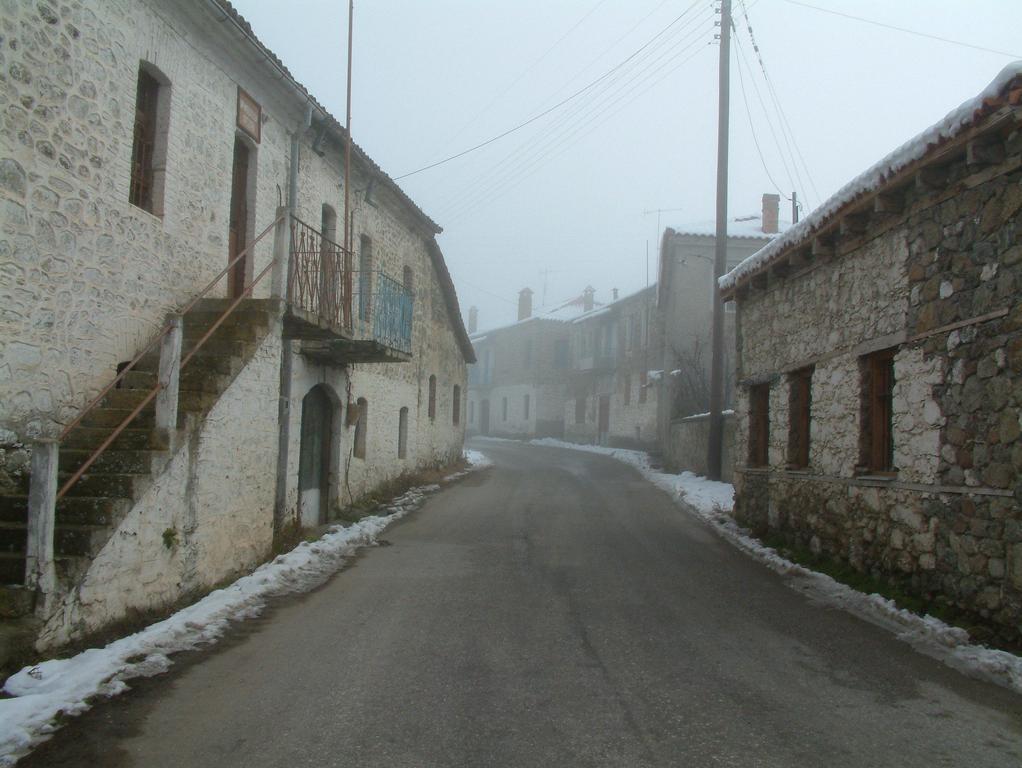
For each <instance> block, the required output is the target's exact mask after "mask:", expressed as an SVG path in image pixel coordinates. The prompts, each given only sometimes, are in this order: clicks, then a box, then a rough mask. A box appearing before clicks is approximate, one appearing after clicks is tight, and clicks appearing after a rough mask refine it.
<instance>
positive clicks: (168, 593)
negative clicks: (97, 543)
mask: <svg viewBox="0 0 1022 768" xmlns="http://www.w3.org/2000/svg"><path fill="white" fill-rule="evenodd" d="M280 343H281V342H280V336H279V326H278V328H277V329H271V332H270V333H269V334H268V335H267V336H266V338H265V339H264V340H263V342H262V343H261V344H260V346H259V348H258V349H257V350H256V352H255V353H254V354H253V356H252V358H251V360H250V361H249V363H248V364H247V365H246V366H245V368H244V370H242V371H241V372H240V373H239V374H238V377H237V378H236V379H235V380H234V381H233V382H232V383H231V385H230V386H229V387H228V388H227V390H226V391H225V392H224V393H223V395H222V396H221V397H220V399H219V400H218V401H217V402H216V404H215V405H214V406H213V407H212V409H211V410H210V411H209V413H208V414H207V417H206V418H205V419H204V420H203V421H202V423H201V425H195V426H194V427H193V428H192V429H191V430H190V431H188V432H187V433H185V434H184V435H183V437H184V439H183V440H182V441H181V444H180V445H179V446H177V449H176V450H175V451H174V452H173V454H172V456H171V458H170V461H169V463H168V464H167V466H166V467H165V468H164V470H163V471H162V472H159V473H157V474H155V475H154V476H153V480H152V482H151V485H149V487H148V488H147V489H146V490H145V491H144V493H143V494H142V496H141V497H140V498H139V500H138V501H137V502H136V503H135V504H134V505H133V507H132V509H131V511H130V512H129V513H128V514H127V515H126V516H125V517H124V519H123V520H122V521H121V522H120V523H119V524H118V526H117V528H116V530H115V531H114V532H113V534H112V535H111V537H110V539H109V540H108V541H107V543H106V545H105V546H104V547H103V549H102V550H101V551H100V552H99V554H98V555H97V556H96V557H95V558H93V560H92V562H91V563H90V564H89V566H88V568H87V570H86V571H85V572H84V573H82V574H80V575H79V576H78V577H77V578H76V579H75V580H74V583H72V584H68V585H66V589H65V592H64V593H63V595H62V596H61V597H60V600H59V602H58V604H57V606H56V609H55V610H54V611H53V613H52V615H51V616H49V617H48V619H47V621H46V624H45V627H44V628H43V630H42V632H41V634H40V639H39V646H40V649H42V648H46V647H52V646H59V645H61V644H63V643H66V642H67V641H69V640H74V639H77V638H79V637H82V636H83V635H88V634H89V633H91V632H95V631H97V630H99V629H102V628H103V627H104V626H106V625H108V624H110V623H111V622H114V621H117V620H120V619H122V618H123V617H124V616H126V615H128V614H129V613H130V612H131V611H150V610H161V609H163V608H165V607H167V606H169V605H173V604H174V603H176V602H177V601H178V600H180V599H181V598H182V597H184V596H186V595H189V594H194V593H197V592H201V591H203V590H208V589H209V588H211V587H213V586H215V585H217V584H219V583H221V582H222V581H224V580H226V579H229V578H231V577H234V576H238V575H241V574H242V573H245V572H247V571H249V570H251V569H252V568H253V567H255V566H256V565H258V564H259V563H260V562H262V561H263V560H264V559H265V558H266V556H267V555H268V554H269V552H270V547H271V544H272V542H273V505H274V490H275V479H276V473H275V467H276V458H277V393H278V388H279V383H280V379H279V375H280V374H279V366H280ZM239 446H244V451H241V450H239V449H238V447H239Z"/></svg>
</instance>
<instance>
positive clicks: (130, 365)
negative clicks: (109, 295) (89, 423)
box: [57, 215, 284, 500]
mask: <svg viewBox="0 0 1022 768" xmlns="http://www.w3.org/2000/svg"><path fill="white" fill-rule="evenodd" d="M283 218H284V215H281V216H278V217H277V218H276V219H274V220H273V222H272V223H271V224H270V225H269V226H267V227H266V228H265V229H264V230H263V231H262V232H260V233H259V235H258V236H257V237H256V238H255V240H253V241H252V243H251V244H250V245H249V246H247V247H246V248H245V249H244V250H242V251H241V253H239V254H238V255H237V256H235V257H234V258H233V259H232V260H231V261H230V262H228V264H227V266H226V267H224V269H223V270H221V272H220V273H219V274H218V275H217V276H216V277H214V278H213V279H212V280H211V281H210V282H209V283H208V284H207V285H206V287H205V288H203V289H202V291H201V292H200V293H199V294H198V295H197V296H195V297H194V298H193V299H192V300H191V301H189V302H188V304H186V305H185V306H184V308H183V309H181V310H180V311H179V312H178V313H177V314H179V315H184V314H185V313H186V312H188V311H189V310H190V309H192V307H194V306H195V305H196V304H197V303H198V302H199V301H200V300H201V299H202V298H203V297H205V295H206V294H207V293H209V292H210V290H211V289H212V288H213V286H214V285H216V284H217V283H218V282H220V280H222V279H223V277H224V275H226V274H228V273H229V272H230V271H231V269H232V268H233V267H234V266H235V265H236V264H237V263H238V262H239V261H241V260H242V259H243V258H245V257H246V256H247V255H248V254H249V253H250V252H251V251H252V249H253V248H255V246H256V245H258V244H259V242H260V241H261V240H262V239H263V238H264V237H266V235H267V234H268V233H269V232H270V231H271V230H272V229H273V228H274V227H276V226H277V225H278V224H279V223H280V222H281V221H282V220H283ZM272 268H273V261H272V260H271V261H270V263H269V264H267V265H266V266H265V267H264V268H263V270H262V271H261V272H260V273H259V274H258V275H257V276H256V278H255V279H254V280H252V282H251V283H249V285H248V287H247V288H245V290H243V291H242V292H241V294H240V295H239V296H238V297H237V298H235V300H234V301H233V302H231V305H230V306H229V307H228V308H227V309H226V310H224V312H223V314H222V315H220V317H219V318H217V320H216V322H215V323H213V325H212V326H211V327H210V328H209V330H208V331H206V333H205V334H203V336H202V338H200V339H199V341H198V342H196V344H195V346H194V347H193V348H192V350H191V351H190V352H189V353H188V354H187V355H186V356H185V357H184V358H183V359H182V360H181V365H180V366H179V368H178V371H179V372H180V371H181V370H183V369H184V367H185V365H187V363H188V361H189V360H191V359H192V358H193V357H194V356H195V353H196V352H198V351H199V349H200V348H201V347H202V345H203V344H205V343H206V341H207V340H208V339H209V337H210V336H212V335H213V332H214V331H216V329H217V328H219V327H220V326H221V325H222V324H223V322H224V320H226V319H227V317H228V315H230V314H231V313H232V312H233V311H234V310H235V308H237V306H238V305H239V304H240V303H241V302H242V300H243V299H245V298H247V297H248V296H249V295H250V294H251V293H252V289H253V288H255V287H256V285H257V284H258V283H259V281H261V280H262V279H263V278H264V277H266V275H267V274H268V273H269V272H270V270H271V269H272ZM171 327H172V326H171V324H170V323H168V324H167V325H165V326H164V327H163V328H162V329H161V330H160V332H159V333H158V334H157V335H156V337H155V338H154V339H153V340H152V341H150V342H149V344H148V345H146V347H145V348H144V349H143V350H142V351H141V352H139V353H138V354H137V355H136V356H135V358H134V359H133V360H132V361H131V362H130V363H128V365H127V366H125V368H124V369H123V370H122V371H121V372H120V373H119V374H118V375H117V377H116V378H115V379H114V380H113V381H112V382H110V384H108V385H107V386H106V387H105V388H104V389H103V391H102V392H100V393H99V394H98V395H97V396H96V397H95V398H93V399H92V400H91V401H90V402H89V404H88V405H87V406H86V407H85V408H84V409H83V410H82V411H81V412H80V413H79V414H78V416H77V417H76V418H75V420H74V421H72V422H71V423H70V424H69V425H68V426H67V427H65V428H64V431H63V432H61V433H60V438H59V440H61V441H63V439H64V438H65V437H67V435H68V433H70V431H71V430H72V429H74V428H75V427H76V426H78V425H79V424H80V423H81V421H82V419H83V418H85V416H87V415H88V413H89V412H90V411H92V409H93V408H95V407H96V405H97V404H98V403H99V402H100V401H101V400H102V399H103V398H104V397H105V396H106V395H107V393H109V392H110V390H111V389H113V388H114V387H115V386H116V385H117V384H118V383H119V382H120V381H122V380H123V379H124V377H125V376H126V375H127V373H128V371H130V370H131V369H132V368H134V367H135V365H136V364H137V363H138V361H139V360H141V359H142V357H144V356H145V355H146V354H147V353H148V352H149V351H151V350H152V348H153V347H154V346H155V344H156V342H157V341H159V340H160V339H162V338H163V337H164V336H166V335H167V333H169V332H170V330H171ZM161 389H163V385H162V384H161V383H160V381H159V376H157V381H156V386H155V387H153V388H152V389H151V390H150V391H149V394H147V395H146V396H145V398H144V399H143V400H142V402H141V403H139V404H138V405H137V406H135V408H134V410H132V412H131V413H130V414H128V416H126V417H125V419H124V421H122V422H121V423H120V424H118V425H117V427H116V428H115V429H114V431H113V432H112V433H111V434H110V435H108V436H107V438H106V440H104V441H103V442H102V443H101V444H100V445H99V447H98V448H96V450H95V451H93V452H92V454H91V455H90V456H89V458H88V459H86V460H85V462H84V463H83V464H82V466H80V467H79V468H78V469H77V470H76V471H75V472H74V474H72V475H71V477H69V478H68V479H67V481H65V483H64V484H63V485H62V486H61V487H60V490H59V491H57V499H58V500H59V499H62V498H63V497H64V496H65V495H66V494H67V492H68V491H69V490H70V489H71V487H72V486H73V485H74V484H75V483H77V482H78V480H79V479H81V477H82V475H84V474H85V473H86V472H87V471H88V470H89V467H91V466H92V465H93V464H95V463H96V461H97V460H98V459H99V457H100V456H102V455H103V453H104V452H105V451H106V449H107V448H109V447H110V444H111V443H113V441H114V440H116V439H117V437H118V436H119V435H120V434H121V432H123V431H124V430H125V429H127V427H128V424H130V423H131V422H132V421H134V420H135V417H136V416H138V414H140V413H141V412H142V410H143V409H144V408H145V407H146V406H147V405H149V403H151V402H152V401H153V399H154V398H155V397H156V396H157V395H158V394H159V393H160V390H161Z"/></svg>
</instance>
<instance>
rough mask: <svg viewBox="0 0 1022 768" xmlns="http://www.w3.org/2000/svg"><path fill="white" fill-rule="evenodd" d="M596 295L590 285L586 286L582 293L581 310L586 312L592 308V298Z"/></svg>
mask: <svg viewBox="0 0 1022 768" xmlns="http://www.w3.org/2000/svg"><path fill="white" fill-rule="evenodd" d="M595 294H596V289H595V288H593V287H592V286H591V285H587V286H586V289H585V290H584V291H582V309H583V311H585V312H588V311H589V310H591V309H592V308H593V303H594V302H593V296H594V295H595Z"/></svg>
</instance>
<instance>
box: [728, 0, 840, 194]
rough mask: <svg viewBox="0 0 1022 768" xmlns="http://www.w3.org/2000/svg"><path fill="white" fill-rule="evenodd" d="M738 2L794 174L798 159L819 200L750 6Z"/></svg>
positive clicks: (741, 0)
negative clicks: (751, 17)
mask: <svg viewBox="0 0 1022 768" xmlns="http://www.w3.org/2000/svg"><path fill="white" fill-rule="evenodd" d="M739 2H740V3H741V6H742V15H743V16H744V18H745V28H746V30H747V32H748V34H749V42H750V43H751V45H752V49H753V52H754V53H755V54H756V59H757V60H758V62H759V68H760V70H761V71H762V72H763V80H764V81H765V82H766V86H767V93H768V94H769V96H770V99H771V101H772V102H773V104H774V109H775V110H776V111H777V115H778V122H779V124H780V128H781V135H782V137H784V140H785V143H786V144H787V145H788V151H789V153H790V154H791V163H792V166H793V167H794V168H795V170H796V174H795V175H796V176H797V177H798V178H799V179H800V180H801V175H802V174H801V173H799V172H798V164H799V161H801V163H802V169H803V170H804V171H805V176H806V178H807V179H808V180H809V186H810V187H812V190H813V194H814V195H815V196H816V199H817V200H820V199H821V198H820V192H819V190H818V189H817V187H816V182H815V180H814V179H813V174H812V171H810V170H809V164H808V163H807V162H806V159H805V156H804V155H803V154H802V149H801V147H799V144H798V141H797V140H796V139H795V132H794V131H793V130H792V128H791V123H790V122H789V121H788V115H787V113H786V112H785V111H784V106H783V105H782V104H781V99H780V96H779V95H778V94H777V89H776V88H775V87H774V81H773V78H772V77H770V73H769V72H768V71H767V67H766V62H765V61H764V59H763V52H762V51H761V50H760V47H759V44H758V43H757V42H756V34H755V33H754V32H753V31H752V21H751V20H750V19H749V7H751V6H748V7H747V6H746V4H745V0H739ZM750 77H751V75H750ZM792 147H794V152H792ZM806 191H807V190H805V189H803V190H802V192H803V194H804V193H805V192H806Z"/></svg>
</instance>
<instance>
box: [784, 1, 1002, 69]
mask: <svg viewBox="0 0 1022 768" xmlns="http://www.w3.org/2000/svg"><path fill="white" fill-rule="evenodd" d="M785 2H787V3H790V4H791V5H800V6H802V7H803V8H811V9H812V10H814V11H820V12H821V13H829V14H831V15H832V16H841V17H842V18H845V19H852V20H853V21H861V22H862V23H864V24H872V25H873V26H876V27H884V28H885V29H893V30H895V31H897V32H904V33H905V34H908V35H915V36H916V37H925V38H927V39H928V40H937V41H939V42H941V43H950V44H951V45H960V46H962V47H963V48H972V49H973V50H974V51H985V52H986V53H996V54H998V55H1000V56H1010V57H1011V58H1013V59H1022V55H1020V54H1017V53H1009V52H1008V51H999V50H997V49H996V48H986V47H984V46H982V45H973V44H972V43H966V42H963V41H961V40H952V39H951V38H949V37H941V36H939V35H931V34H928V33H926V32H919V31H917V30H915V29H908V28H907V27H898V26H895V25H894V24H885V23H884V22H882V21H876V20H874V19H865V18H863V17H862V16H853V15H852V14H850V13H843V12H841V11H835V10H831V9H830V8H820V7H818V6H815V5H810V4H809V3H802V2H799V0H785Z"/></svg>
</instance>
